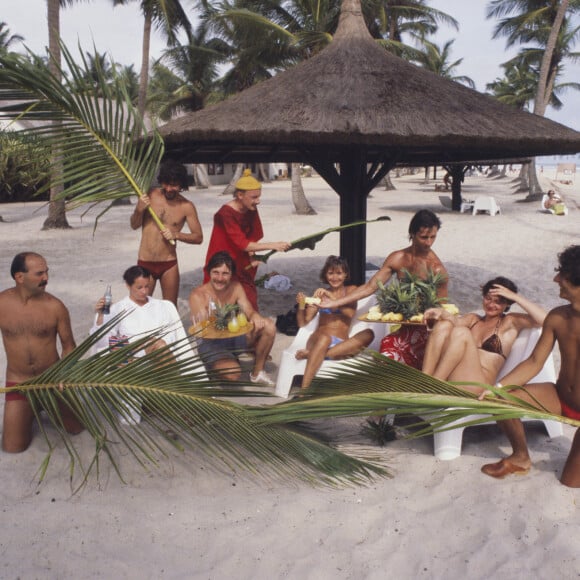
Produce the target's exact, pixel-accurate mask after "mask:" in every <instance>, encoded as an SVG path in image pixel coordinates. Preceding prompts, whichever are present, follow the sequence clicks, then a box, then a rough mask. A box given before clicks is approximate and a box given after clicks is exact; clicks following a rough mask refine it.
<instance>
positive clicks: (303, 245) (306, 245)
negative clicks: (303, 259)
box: [252, 216, 391, 262]
mask: <svg viewBox="0 0 580 580" xmlns="http://www.w3.org/2000/svg"><path fill="white" fill-rule="evenodd" d="M380 221H391V218H390V217H388V216H381V217H379V218H377V219H374V220H366V221H365V220H361V221H358V222H352V223H350V224H344V225H342V226H336V227H334V228H328V229H326V230H323V231H321V232H316V233H314V234H308V235H307V236H304V237H302V238H298V239H297V240H294V241H292V242H290V244H291V248H290V250H306V249H308V250H314V248H315V247H316V244H317V243H318V242H320V240H322V239H323V238H324V237H325V236H327V235H328V234H331V233H332V232H340V231H341V230H346V229H347V228H354V227H355V226H362V225H364V224H372V223H374V222H380ZM290 250H288V251H290ZM276 252H277V250H270V251H269V252H267V253H266V254H255V255H254V256H252V259H254V260H260V261H261V262H267V261H268V259H269V258H270V257H271V256H272V255H273V254H275V253H276Z"/></svg>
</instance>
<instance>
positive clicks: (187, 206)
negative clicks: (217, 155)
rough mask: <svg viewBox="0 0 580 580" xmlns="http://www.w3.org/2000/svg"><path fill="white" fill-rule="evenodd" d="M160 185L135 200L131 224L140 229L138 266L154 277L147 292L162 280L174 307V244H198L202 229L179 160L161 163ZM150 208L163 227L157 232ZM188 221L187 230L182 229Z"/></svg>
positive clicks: (176, 281) (176, 284)
mask: <svg viewBox="0 0 580 580" xmlns="http://www.w3.org/2000/svg"><path fill="white" fill-rule="evenodd" d="M157 181H158V182H159V184H160V186H159V187H154V188H153V189H151V191H149V193H148V194H147V195H144V196H143V197H141V198H140V199H139V201H138V202H137V206H136V207H135V211H134V212H133V214H132V215H131V227H132V228H133V229H134V230H136V229H138V228H141V245H140V246H139V260H138V262H137V263H138V265H139V266H142V267H143V268H146V269H147V270H149V272H151V274H152V276H153V284H152V285H151V290H150V293H151V294H153V291H154V290H155V285H156V282H157V280H159V281H160V282H161V293H162V295H163V298H164V300H169V301H171V302H173V304H175V305H176V306H177V296H178V294H179V266H178V264H177V250H176V243H177V242H178V241H179V242H183V243H185V244H201V242H202V241H203V232H202V230H201V225H200V223H199V219H198V217H197V210H196V209H195V206H194V205H193V203H191V201H189V200H188V199H186V198H185V197H183V195H181V192H182V191H184V190H186V189H187V171H186V169H185V167H184V166H183V165H181V164H180V163H175V162H174V161H166V162H164V163H162V165H161V167H160V168H159V174H158V175H157ZM148 207H151V208H152V209H153V211H154V212H155V213H156V214H157V215H158V216H159V219H160V220H161V222H162V223H163V224H164V225H165V229H164V230H163V231H160V230H159V228H158V227H157V224H156V223H155V222H154V221H153V218H152V217H151V214H150V213H149V211H148V210H147V208H148ZM186 222H187V226H188V227H189V231H190V233H185V232H182V231H181V230H182V229H183V226H184V225H185V223H186ZM172 242H173V243H172Z"/></svg>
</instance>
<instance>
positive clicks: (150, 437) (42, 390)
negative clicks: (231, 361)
mask: <svg viewBox="0 0 580 580" xmlns="http://www.w3.org/2000/svg"><path fill="white" fill-rule="evenodd" d="M117 321H118V319H114V320H111V321H110V323H109V324H107V325H103V327H102V329H100V331H99V332H97V333H95V334H94V335H93V336H91V337H89V338H88V339H87V340H85V341H84V342H83V343H82V344H81V345H79V346H78V347H77V348H76V349H75V350H74V351H73V352H72V353H70V354H69V355H67V356H66V357H64V358H63V359H62V360H60V361H58V362H57V363H56V364H55V365H53V366H52V367H51V368H50V369H48V370H47V371H46V372H44V373H43V374H42V375H39V376H38V377H36V378H34V379H32V380H29V381H26V382H25V383H22V384H21V385H19V386H18V389H19V390H21V391H23V392H24V393H25V394H26V396H27V397H28V398H29V400H30V401H31V403H32V404H33V406H34V408H35V409H36V410H35V413H36V414H37V418H39V417H38V415H39V413H40V410H41V409H42V410H43V411H45V412H46V414H47V416H48V419H49V421H50V423H51V424H52V425H53V426H54V428H55V430H56V433H57V434H58V436H59V437H60V439H61V441H62V443H63V445H64V447H65V448H66V449H67V451H68V453H69V456H70V459H71V480H72V477H73V475H74V473H75V469H80V470H81V472H82V481H83V482H84V481H86V478H87V477H88V475H89V474H90V472H91V470H93V469H96V471H97V474H98V470H99V458H100V457H101V456H102V455H103V454H104V455H105V456H106V457H108V458H109V460H110V461H111V463H112V465H113V466H114V468H115V470H116V471H117V473H118V474H119V476H120V477H122V475H121V471H122V470H121V467H122V466H121V465H120V462H119V454H120V452H121V451H127V450H128V451H129V453H130V454H131V455H132V456H133V457H134V458H135V459H136V460H137V461H138V462H139V463H140V464H141V465H142V466H144V467H147V466H148V465H150V464H153V465H155V464H157V463H158V462H159V461H160V460H161V459H163V458H166V457H167V455H168V451H169V450H170V449H177V450H182V451H183V450H185V449H187V448H189V449H195V450H197V451H201V452H203V453H204V454H205V456H206V457H207V458H209V460H210V461H212V462H214V463H220V464H225V465H226V466H228V468H230V469H232V470H237V469H243V470H247V471H249V472H251V473H253V474H257V475H261V476H264V477H272V476H282V477H285V478H295V477H298V478H301V479H303V480H306V481H308V482H310V483H313V484H326V485H338V484H341V485H344V484H355V483H356V484H362V483H365V482H369V481H371V480H372V479H373V478H374V477H375V476H384V475H387V472H386V470H385V469H384V468H383V467H382V466H381V464H380V461H378V460H373V459H372V458H371V459H369V460H365V459H359V458H356V457H351V456H349V455H346V454H344V453H341V452H340V451H338V450H336V449H333V448H332V447H329V446H328V445H326V444H324V443H322V442H320V441H318V440H316V439H314V438H313V437H309V436H307V435H305V434H303V433H300V432H298V431H297V430H296V428H295V427H294V426H292V427H289V426H278V425H260V424H258V423H257V422H256V420H255V419H254V418H253V417H252V415H251V413H250V412H249V409H248V408H247V407H245V406H242V405H240V404H237V403H234V402H231V401H227V400H224V399H223V398H222V397H226V396H237V397H239V396H243V395H252V396H260V395H262V396H263V392H256V391H248V390H242V388H241V387H244V386H246V384H245V383H237V384H232V385H231V386H228V387H225V388H224V387H223V386H222V384H223V379H222V380H219V379H218V378H217V377H216V376H211V375H210V376H208V375H207V374H206V372H205V370H204V367H203V364H202V362H201V360H200V358H199V357H198V356H197V355H194V354H192V355H191V356H188V357H185V358H184V357H179V358H176V356H178V355H179V354H182V353H187V352H188V351H189V349H190V343H189V339H188V340H187V341H183V342H182V343H174V344H173V345H170V346H168V347H167V348H164V349H160V350H157V351H154V352H153V353H151V354H149V355H146V356H143V357H140V358H134V355H135V354H136V353H137V352H138V351H140V350H141V349H143V347H144V346H145V345H147V344H148V343H149V342H150V341H152V340H154V339H157V338H161V337H162V336H163V334H164V331H163V329H159V331H158V332H155V333H151V334H148V335H146V336H142V337H139V338H138V339H137V340H135V341H134V342H132V343H130V344H128V345H126V346H124V347H122V348H120V349H118V350H105V351H102V352H100V353H98V354H95V355H92V356H88V357H86V355H87V354H88V353H89V352H90V351H91V349H92V348H93V346H94V345H95V343H96V342H97V341H98V340H99V338H101V337H102V336H104V335H105V334H106V333H107V332H108V331H109V329H110V328H111V327H112V326H113V325H114V324H116V323H117ZM189 352H190V351H189ZM171 353H172V354H171ZM127 361H130V362H127ZM6 390H7V389H0V391H4V392H5V391H6ZM218 397H219V398H218ZM59 405H60V406H66V407H67V408H68V409H70V410H72V412H73V413H74V415H75V416H76V417H77V418H78V419H79V420H80V421H81V423H82V424H83V425H84V426H85V429H86V430H87V432H88V433H89V434H90V435H91V437H92V438H93V439H94V443H95V448H94V452H93V454H92V456H91V457H90V458H89V459H88V460H87V459H86V458H85V457H84V455H83V452H82V450H80V449H79V448H78V446H79V443H78V441H79V440H78V439H75V437H73V436H70V435H69V434H68V433H67V432H66V430H65V428H64V424H63V419H62V415H61V412H60V409H59ZM134 413H141V414H142V420H141V423H139V424H131V416H132V415H133V414H134ZM119 418H121V421H119ZM123 420H124V421H123ZM123 422H124V423H125V425H123ZM41 426H42V424H41ZM43 433H44V435H45V437H46V439H47V442H48V445H49V453H48V456H47V458H46V460H45V462H44V464H43V466H42V469H41V479H42V477H43V476H44V474H45V471H46V469H47V467H48V464H49V460H50V456H51V454H52V453H53V451H54V444H53V443H51V441H50V438H49V433H48V431H47V430H44V431H43ZM361 451H362V450H361Z"/></svg>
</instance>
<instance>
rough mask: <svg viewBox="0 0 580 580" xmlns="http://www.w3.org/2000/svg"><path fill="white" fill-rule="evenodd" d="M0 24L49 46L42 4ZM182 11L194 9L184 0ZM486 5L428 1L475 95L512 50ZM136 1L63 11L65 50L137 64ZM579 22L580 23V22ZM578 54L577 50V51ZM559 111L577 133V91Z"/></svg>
mask: <svg viewBox="0 0 580 580" xmlns="http://www.w3.org/2000/svg"><path fill="white" fill-rule="evenodd" d="M1 2H2V11H1V13H0V21H3V22H6V23H7V25H8V27H9V28H10V31H11V32H12V33H13V34H15V33H16V34H20V35H21V36H24V38H25V43H26V45H27V46H29V47H30V48H31V49H32V50H33V51H34V52H42V51H43V50H44V47H45V46H46V44H47V42H48V41H47V30H46V0H1ZM183 4H184V6H186V7H187V6H194V4H195V3H194V2H193V1H189V0H183ZM487 4H488V1H487V0H432V1H431V2H430V5H431V6H433V7H435V8H437V9H439V10H442V11H444V12H447V13H448V14H451V15H452V16H453V17H454V18H455V19H456V20H458V21H459V26H460V28H459V32H456V31H455V30H454V29H452V28H446V27H442V28H441V30H440V32H439V33H438V35H437V38H436V39H435V41H436V42H437V43H438V44H440V45H442V44H443V43H444V42H445V41H447V40H450V39H453V38H455V43H454V44H453V47H452V57H453V59H459V58H463V62H462V63H461V65H460V67H459V69H458V74H462V75H467V76H469V77H471V78H472V79H473V80H474V81H475V84H476V88H477V90H478V91H482V92H483V91H485V85H486V84H487V83H489V82H491V81H493V80H494V79H496V78H497V77H500V76H501V75H502V69H501V67H500V65H501V63H502V62H505V61H506V60H508V59H509V58H511V57H512V56H513V55H514V54H515V53H516V50H513V49H512V50H510V51H509V52H507V51H506V49H505V40H503V39H499V40H492V31H493V27H494V24H495V23H494V22H493V21H488V20H486V19H485V7H486V6H487ZM138 5H139V4H138V2H133V3H132V4H130V5H129V6H118V7H115V8H113V7H112V2H111V1H110V0H93V1H92V2H78V3H77V4H75V5H74V6H73V7H68V8H64V9H62V10H61V34H62V36H63V38H64V40H65V43H66V44H67V46H68V47H69V48H74V47H75V46H76V44H77V43H79V42H80V43H81V45H82V46H83V49H84V50H92V45H93V43H94V44H95V46H96V48H97V50H98V51H99V52H100V53H103V52H107V53H108V54H110V56H111V57H112V58H113V60H115V61H116V62H118V63H120V64H123V65H128V64H132V63H134V64H135V70H137V71H138V70H139V67H140V62H141V35H142V26H143V20H142V17H141V15H140V13H139V9H138ZM579 23H580V22H579ZM162 49H163V41H162V39H161V38H160V37H159V36H158V35H156V34H154V37H153V39H152V46H151V53H152V56H158V55H159V54H160V52H161V50H162ZM577 49H578V50H579V51H580V46H578V47H577ZM566 73H567V74H566V77H567V78H566V79H565V80H574V81H577V80H580V65H575V66H572V65H568V68H567V71H566ZM563 101H564V103H565V105H564V108H563V109H562V110H561V111H554V110H551V109H549V110H548V111H547V113H546V116H547V117H549V118H551V119H553V120H555V121H558V122H560V123H563V124H565V125H567V126H569V127H572V128H573V129H576V130H578V131H580V92H576V91H569V92H567V93H566V94H564V96H563Z"/></svg>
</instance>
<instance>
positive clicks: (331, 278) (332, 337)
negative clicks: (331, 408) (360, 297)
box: [296, 256, 374, 389]
mask: <svg viewBox="0 0 580 580" xmlns="http://www.w3.org/2000/svg"><path fill="white" fill-rule="evenodd" d="M349 276H350V270H349V267H348V264H347V262H346V260H345V259H344V258H340V257H338V256H329V257H328V258H327V260H326V262H325V264H324V267H323V268H322V270H321V272H320V279H321V280H322V282H323V283H326V284H328V286H329V287H328V288H318V289H317V290H316V291H315V292H314V298H315V301H316V299H322V298H323V297H326V298H328V299H329V300H338V299H339V298H343V297H345V296H348V295H349V294H350V293H351V292H353V291H354V290H356V288H357V287H356V286H345V285H344V283H345V282H346V280H348V278H349ZM296 302H298V312H297V314H296V319H297V322H298V326H300V327H302V326H305V325H306V324H308V323H309V322H310V321H311V320H312V319H313V318H314V317H315V316H316V313H319V316H320V317H319V322H318V328H317V329H316V330H315V331H314V332H313V333H312V334H311V335H310V338H309V339H308V342H307V343H306V348H305V349H304V350H299V351H297V352H296V358H297V359H298V360H302V359H306V361H307V362H306V370H305V371H304V378H303V379H302V388H303V389H306V388H307V387H308V386H310V383H311V382H312V379H313V378H314V376H315V375H316V373H317V372H318V369H319V368H320V365H321V364H322V361H323V360H325V359H330V360H337V359H342V358H346V357H349V356H353V355H355V354H358V353H359V352H360V351H361V350H363V349H364V348H366V347H367V346H368V345H369V344H370V343H371V342H372V340H373V338H374V332H373V331H372V330H370V329H365V330H361V331H360V332H357V333H356V334H355V335H354V336H351V337H349V336H348V332H349V329H350V324H351V321H352V318H353V316H354V314H355V312H356V302H351V303H349V304H345V305H344V306H341V307H339V308H336V309H330V308H319V307H318V304H316V303H312V302H310V301H308V302H309V303H308V304H307V300H306V297H305V296H304V294H303V293H302V292H299V293H298V295H297V296H296Z"/></svg>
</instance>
